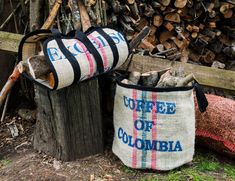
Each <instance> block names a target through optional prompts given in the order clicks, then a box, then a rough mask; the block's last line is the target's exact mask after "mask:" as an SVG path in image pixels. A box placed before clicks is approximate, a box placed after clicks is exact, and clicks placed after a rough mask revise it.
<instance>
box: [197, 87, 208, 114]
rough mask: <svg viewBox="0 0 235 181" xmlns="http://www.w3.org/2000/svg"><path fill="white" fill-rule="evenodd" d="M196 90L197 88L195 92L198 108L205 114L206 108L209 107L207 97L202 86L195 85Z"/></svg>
mask: <svg viewBox="0 0 235 181" xmlns="http://www.w3.org/2000/svg"><path fill="white" fill-rule="evenodd" d="M194 88H195V91H196V97H197V103H198V108H199V110H200V111H201V112H205V111H206V108H207V106H208V101H207V99H206V96H205V94H204V92H203V90H202V88H201V86H200V85H199V84H198V83H195V84H194Z"/></svg>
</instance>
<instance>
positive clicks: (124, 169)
mask: <svg viewBox="0 0 235 181" xmlns="http://www.w3.org/2000/svg"><path fill="white" fill-rule="evenodd" d="M122 170H123V172H124V173H129V174H135V173H136V172H137V171H136V170H134V169H132V168H129V167H127V166H125V165H123V167H122Z"/></svg>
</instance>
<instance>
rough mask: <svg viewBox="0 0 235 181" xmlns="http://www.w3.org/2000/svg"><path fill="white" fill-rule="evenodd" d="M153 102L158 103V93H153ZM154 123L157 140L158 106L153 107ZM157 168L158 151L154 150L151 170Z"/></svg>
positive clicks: (153, 137) (154, 133) (153, 128)
mask: <svg viewBox="0 0 235 181" xmlns="http://www.w3.org/2000/svg"><path fill="white" fill-rule="evenodd" d="M152 101H153V102H154V103H156V102H157V93H156V92H152ZM152 121H153V127H152V140H156V139H157V112H156V106H153V109H152ZM156 167H157V151H155V150H154V149H153V150H152V163H151V168H152V169H156Z"/></svg>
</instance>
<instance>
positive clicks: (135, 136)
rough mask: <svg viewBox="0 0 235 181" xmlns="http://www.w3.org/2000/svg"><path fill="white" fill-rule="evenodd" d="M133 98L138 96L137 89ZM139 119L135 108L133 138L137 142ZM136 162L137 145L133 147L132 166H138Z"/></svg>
mask: <svg viewBox="0 0 235 181" xmlns="http://www.w3.org/2000/svg"><path fill="white" fill-rule="evenodd" d="M132 94H133V96H132V97H133V99H134V100H136V98H137V91H136V90H135V89H133V93H132ZM136 120H137V112H136V110H135V109H133V140H134V142H135V140H136V138H137V130H136V128H135V126H134V123H135V121H136ZM136 164H137V150H136V148H135V147H133V151H132V167H133V168H136Z"/></svg>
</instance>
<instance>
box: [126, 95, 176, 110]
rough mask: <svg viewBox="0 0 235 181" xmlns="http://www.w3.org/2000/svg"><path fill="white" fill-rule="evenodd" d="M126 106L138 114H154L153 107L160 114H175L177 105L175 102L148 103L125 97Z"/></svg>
mask: <svg viewBox="0 0 235 181" xmlns="http://www.w3.org/2000/svg"><path fill="white" fill-rule="evenodd" d="M123 101H124V105H125V106H126V107H127V108H129V109H131V110H134V111H137V112H141V111H142V112H147V113H148V112H152V110H153V107H154V106H155V107H156V109H155V110H156V113H159V114H175V112H176V104H175V103H174V102H163V101H156V102H153V101H147V100H143V99H133V98H128V97H126V96H123Z"/></svg>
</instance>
